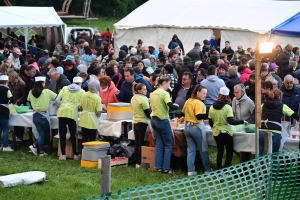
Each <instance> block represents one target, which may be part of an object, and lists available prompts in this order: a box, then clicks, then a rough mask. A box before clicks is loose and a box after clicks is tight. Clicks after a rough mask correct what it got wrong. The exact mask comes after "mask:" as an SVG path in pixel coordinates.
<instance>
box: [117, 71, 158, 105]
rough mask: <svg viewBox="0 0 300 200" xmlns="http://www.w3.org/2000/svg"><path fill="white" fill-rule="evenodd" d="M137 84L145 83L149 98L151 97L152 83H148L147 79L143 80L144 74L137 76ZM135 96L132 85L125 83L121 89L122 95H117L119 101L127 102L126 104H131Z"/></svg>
mask: <svg viewBox="0 0 300 200" xmlns="http://www.w3.org/2000/svg"><path fill="white" fill-rule="evenodd" d="M134 76H135V80H134V81H135V82H136V83H143V84H145V85H146V88H147V97H149V93H150V92H151V90H152V88H151V86H150V83H149V82H148V81H146V80H145V79H143V75H142V74H135V75H134ZM132 96H133V93H132V83H130V82H127V81H124V82H123V83H122V86H121V89H120V94H118V95H117V99H118V100H119V101H120V102H126V103H130V101H131V98H132Z"/></svg>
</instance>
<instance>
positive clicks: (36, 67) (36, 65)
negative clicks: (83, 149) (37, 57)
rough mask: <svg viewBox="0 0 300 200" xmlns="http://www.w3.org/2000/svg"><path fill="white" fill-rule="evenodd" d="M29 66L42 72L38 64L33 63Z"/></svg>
mask: <svg viewBox="0 0 300 200" xmlns="http://www.w3.org/2000/svg"><path fill="white" fill-rule="evenodd" d="M28 66H33V67H34V68H35V69H36V70H37V71H40V68H39V66H38V64H37V62H34V63H31V64H30V65H28Z"/></svg>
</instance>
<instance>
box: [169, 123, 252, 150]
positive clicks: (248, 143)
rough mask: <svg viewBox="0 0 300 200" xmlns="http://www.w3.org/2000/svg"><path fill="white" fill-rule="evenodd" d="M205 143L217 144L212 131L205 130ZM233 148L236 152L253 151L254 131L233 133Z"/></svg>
mask: <svg viewBox="0 0 300 200" xmlns="http://www.w3.org/2000/svg"><path fill="white" fill-rule="evenodd" d="M173 130H184V129H183V128H173ZM206 136H207V144H208V145H211V146H217V144H216V141H215V139H214V137H213V134H212V131H211V130H207V131H206ZM233 145H234V150H235V151H237V152H251V153H255V133H246V132H244V131H242V132H236V133H234V134H233Z"/></svg>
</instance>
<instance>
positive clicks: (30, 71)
mask: <svg viewBox="0 0 300 200" xmlns="http://www.w3.org/2000/svg"><path fill="white" fill-rule="evenodd" d="M25 72H26V74H27V75H28V77H29V78H28V79H27V81H26V82H25V93H24V96H23V99H22V103H21V104H24V105H25V104H26V102H27V96H28V94H29V91H30V90H31V89H32V88H33V86H34V83H35V77H37V76H43V75H42V74H41V73H40V72H39V71H37V70H36V69H35V68H34V67H33V66H28V67H27V68H26V70H25ZM48 85H49V80H48V79H47V78H46V87H47V86H48Z"/></svg>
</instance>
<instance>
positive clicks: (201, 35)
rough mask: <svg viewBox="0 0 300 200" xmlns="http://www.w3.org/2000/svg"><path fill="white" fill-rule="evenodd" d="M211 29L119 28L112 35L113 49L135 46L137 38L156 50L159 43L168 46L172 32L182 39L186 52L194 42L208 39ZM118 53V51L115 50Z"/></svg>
mask: <svg viewBox="0 0 300 200" xmlns="http://www.w3.org/2000/svg"><path fill="white" fill-rule="evenodd" d="M212 33H213V31H212V30H211V29H194V28H184V29H183V28H155V27H149V28H134V29H121V30H120V29H119V30H116V34H115V35H114V42H115V50H116V51H118V50H119V49H120V47H121V46H122V45H127V46H129V45H134V46H137V41H138V39H141V40H142V41H143V45H145V46H153V47H154V48H155V49H156V50H158V46H159V44H164V45H165V47H166V48H167V47H168V44H169V42H170V41H171V39H172V37H173V35H174V34H176V35H177V36H178V38H179V39H180V40H181V41H182V43H183V47H184V50H185V52H186V53H188V51H189V50H190V49H192V48H193V47H194V44H195V42H200V43H202V41H203V40H205V39H208V40H209V39H210V37H211V35H212ZM116 53H117V54H116V55H118V52H116Z"/></svg>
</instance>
